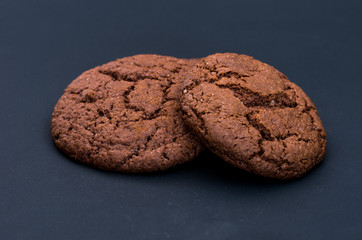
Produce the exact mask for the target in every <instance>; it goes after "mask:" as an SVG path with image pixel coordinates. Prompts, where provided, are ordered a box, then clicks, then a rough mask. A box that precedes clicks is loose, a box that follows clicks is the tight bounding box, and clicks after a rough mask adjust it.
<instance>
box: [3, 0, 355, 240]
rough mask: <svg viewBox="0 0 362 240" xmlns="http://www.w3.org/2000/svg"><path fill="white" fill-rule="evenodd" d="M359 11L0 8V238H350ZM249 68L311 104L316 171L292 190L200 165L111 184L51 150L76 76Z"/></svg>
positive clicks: (234, 6)
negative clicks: (319, 141) (54, 116)
mask: <svg viewBox="0 0 362 240" xmlns="http://www.w3.org/2000/svg"><path fill="white" fill-rule="evenodd" d="M361 9H362V1H359V0H356V1H346V0H345V1H316V0H312V1H270V0H264V1H261V0H249V1H240V0H239V1H226V0H225V1H219V2H217V1H210V0H209V1H203V2H202V1H195V0H192V1H186V0H183V1H128V2H125V1H124V2H122V1H98V2H97V1H74V0H62V1H51V0H43V1H39V0H38V1H14V0H0V82H1V85H0V87H1V89H0V91H1V92H0V154H1V155H0V156H1V160H0V239H2V240H3V239H262V238H264V239H361V237H362V207H361V204H362V179H361V178H362V162H361V155H362V141H361V138H362V128H361V125H360V124H361V122H362V113H361V105H360V104H361V102H362V101H361V100H362V97H361V91H362V83H361V75H362V68H361V56H362V45H361V43H362V27H361V23H362V14H361ZM228 51H229V52H236V53H244V54H248V55H252V56H254V57H255V58H257V59H260V60H262V61H264V62H267V63H269V64H270V65H273V66H275V67H276V68H278V69H279V70H280V71H282V72H283V73H285V74H286V75H287V76H288V77H289V78H290V79H291V80H292V81H293V82H295V83H297V84H298V85H299V86H301V87H302V88H303V89H304V90H305V92H306V93H307V94H308V95H309V96H310V97H311V99H312V100H313V101H314V103H315V104H316V106H317V108H318V111H319V114H320V117H321V119H322V121H323V124H324V126H325V128H326V131H327V135H328V137H327V141H328V143H327V154H326V157H325V161H324V162H323V163H322V164H321V165H320V166H318V167H317V168H316V169H314V170H313V171H312V172H311V173H310V174H308V175H306V176H305V177H303V178H301V179H298V180H295V181H290V182H279V181H275V180H270V179H265V178H261V177H255V176H253V175H251V174H247V173H245V172H243V171H241V170H237V169H233V168H231V167H229V166H228V165H226V164H224V163H223V161H222V160H221V159H219V158H217V157H215V156H213V155H212V154H210V153H208V152H205V153H204V154H203V155H201V156H200V157H198V158H197V159H196V160H195V161H194V162H191V163H188V164H185V165H182V166H179V167H176V168H174V169H172V170H169V171H167V172H164V173H159V174H151V175H125V174H119V173H108V172H104V171H100V170H97V169H94V168H90V167H86V166H83V165H81V164H78V163H75V162H73V161H72V160H71V159H69V158H67V157H66V156H64V155H62V154H61V153H60V152H59V151H58V150H57V149H56V147H55V146H54V144H53V142H52V139H51V135H50V119H51V113H52V110H53V107H54V105H55V103H56V102H57V100H58V98H59V97H60V96H61V95H62V93H63V89H64V88H65V87H66V86H67V85H68V84H69V83H70V82H71V81H72V80H73V79H74V78H75V77H76V76H78V75H79V74H80V73H82V72H83V71H85V70H87V69H89V68H92V67H94V66H97V65H100V64H102V63H105V62H108V61H111V60H114V59H116V58H121V57H125V56H130V55H134V54H140V53H156V54H164V55H171V56H175V57H182V58H195V57H203V56H206V55H208V54H213V53H215V52H228Z"/></svg>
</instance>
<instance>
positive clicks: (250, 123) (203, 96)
mask: <svg viewBox="0 0 362 240" xmlns="http://www.w3.org/2000/svg"><path fill="white" fill-rule="evenodd" d="M181 110H182V112H183V116H184V119H185V121H186V122H187V124H188V125H189V126H190V127H191V128H192V129H193V130H194V132H195V133H196V134H197V135H198V136H199V137H200V139H202V141H203V142H204V143H205V145H206V146H207V147H208V148H209V149H210V150H211V151H213V152H214V153H215V154H217V155H219V156H220V157H221V158H223V159H224V160H225V161H227V162H228V163H230V164H232V165H234V166H236V167H239V168H241V169H244V170H246V171H249V172H253V173H256V174H259V175H262V176H267V177H272V178H279V179H290V178H296V177H300V176H302V175H303V174H305V173H306V172H308V171H309V170H310V169H311V168H313V167H314V166H315V165H317V164H318V163H319V162H321V161H322V159H323V156H324V154H325V148H326V140H325V138H326V133H325V131H324V128H323V125H322V123H321V120H320V119H319V117H318V114H317V110H316V108H315V106H314V104H313V103H312V101H311V100H310V99H309V97H308V96H307V95H306V94H305V93H304V92H303V90H302V89H301V88H299V87H298V86H297V85H296V84H294V83H292V82H290V81H289V80H288V78H287V77H286V76H285V75H283V74H282V73H280V72H279V71H278V70H276V69H275V68H273V67H271V66H269V65H267V64H265V63H262V62H260V61H258V60H255V59H253V58H252V57H249V56H245V55H238V54H233V53H225V54H214V55H210V56H208V57H206V58H204V59H202V61H201V62H200V63H199V64H198V65H197V66H196V67H194V68H193V69H190V70H189V71H188V73H187V77H186V80H185V87H184V89H183V95H182V97H181Z"/></svg>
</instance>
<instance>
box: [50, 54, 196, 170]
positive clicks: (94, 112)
mask: <svg viewBox="0 0 362 240" xmlns="http://www.w3.org/2000/svg"><path fill="white" fill-rule="evenodd" d="M195 61H196V60H191V61H190V62H188V61H187V60H180V59H176V58H173V57H165V56H159V55H136V56H133V57H126V58H122V59H118V60H116V61H113V62H109V63H107V64H104V65H102V66H98V67H96V68H93V69H90V70H88V71H86V72H84V73H82V74H81V75H80V76H79V77H77V78H76V79H75V80H74V81H73V82H72V83H71V84H70V85H69V86H68V87H67V88H66V89H65V93H64V94H63V96H62V97H61V98H60V99H59V101H58V103H57V104H56V106H55V108H54V111H53V115H52V123H51V128H52V137H53V140H54V142H55V144H56V146H57V147H58V148H59V149H60V150H61V151H63V152H64V153H65V154H66V155H68V156H70V157H72V158H74V159H76V160H78V161H81V162H83V163H86V164H89V165H93V166H95V167H98V168H101V169H105V170H113V171H121V172H128V173H138V172H154V171H159V170H165V169H168V168H170V167H172V166H175V165H176V164H180V163H184V162H187V161H190V160H191V159H193V158H195V157H196V156H197V155H198V154H199V153H200V152H201V150H202V145H201V144H200V143H199V142H198V140H197V139H196V138H195V136H194V135H193V134H192V133H191V132H190V131H189V130H188V129H187V128H186V126H185V125H184V123H183V121H182V117H181V115H180V113H179V111H178V109H179V97H180V93H181V87H182V84H181V83H182V82H181V80H180V79H183V77H180V76H181V75H183V74H184V72H185V71H186V70H187V69H188V68H189V67H190V66H191V65H192V64H194V62H195Z"/></svg>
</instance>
